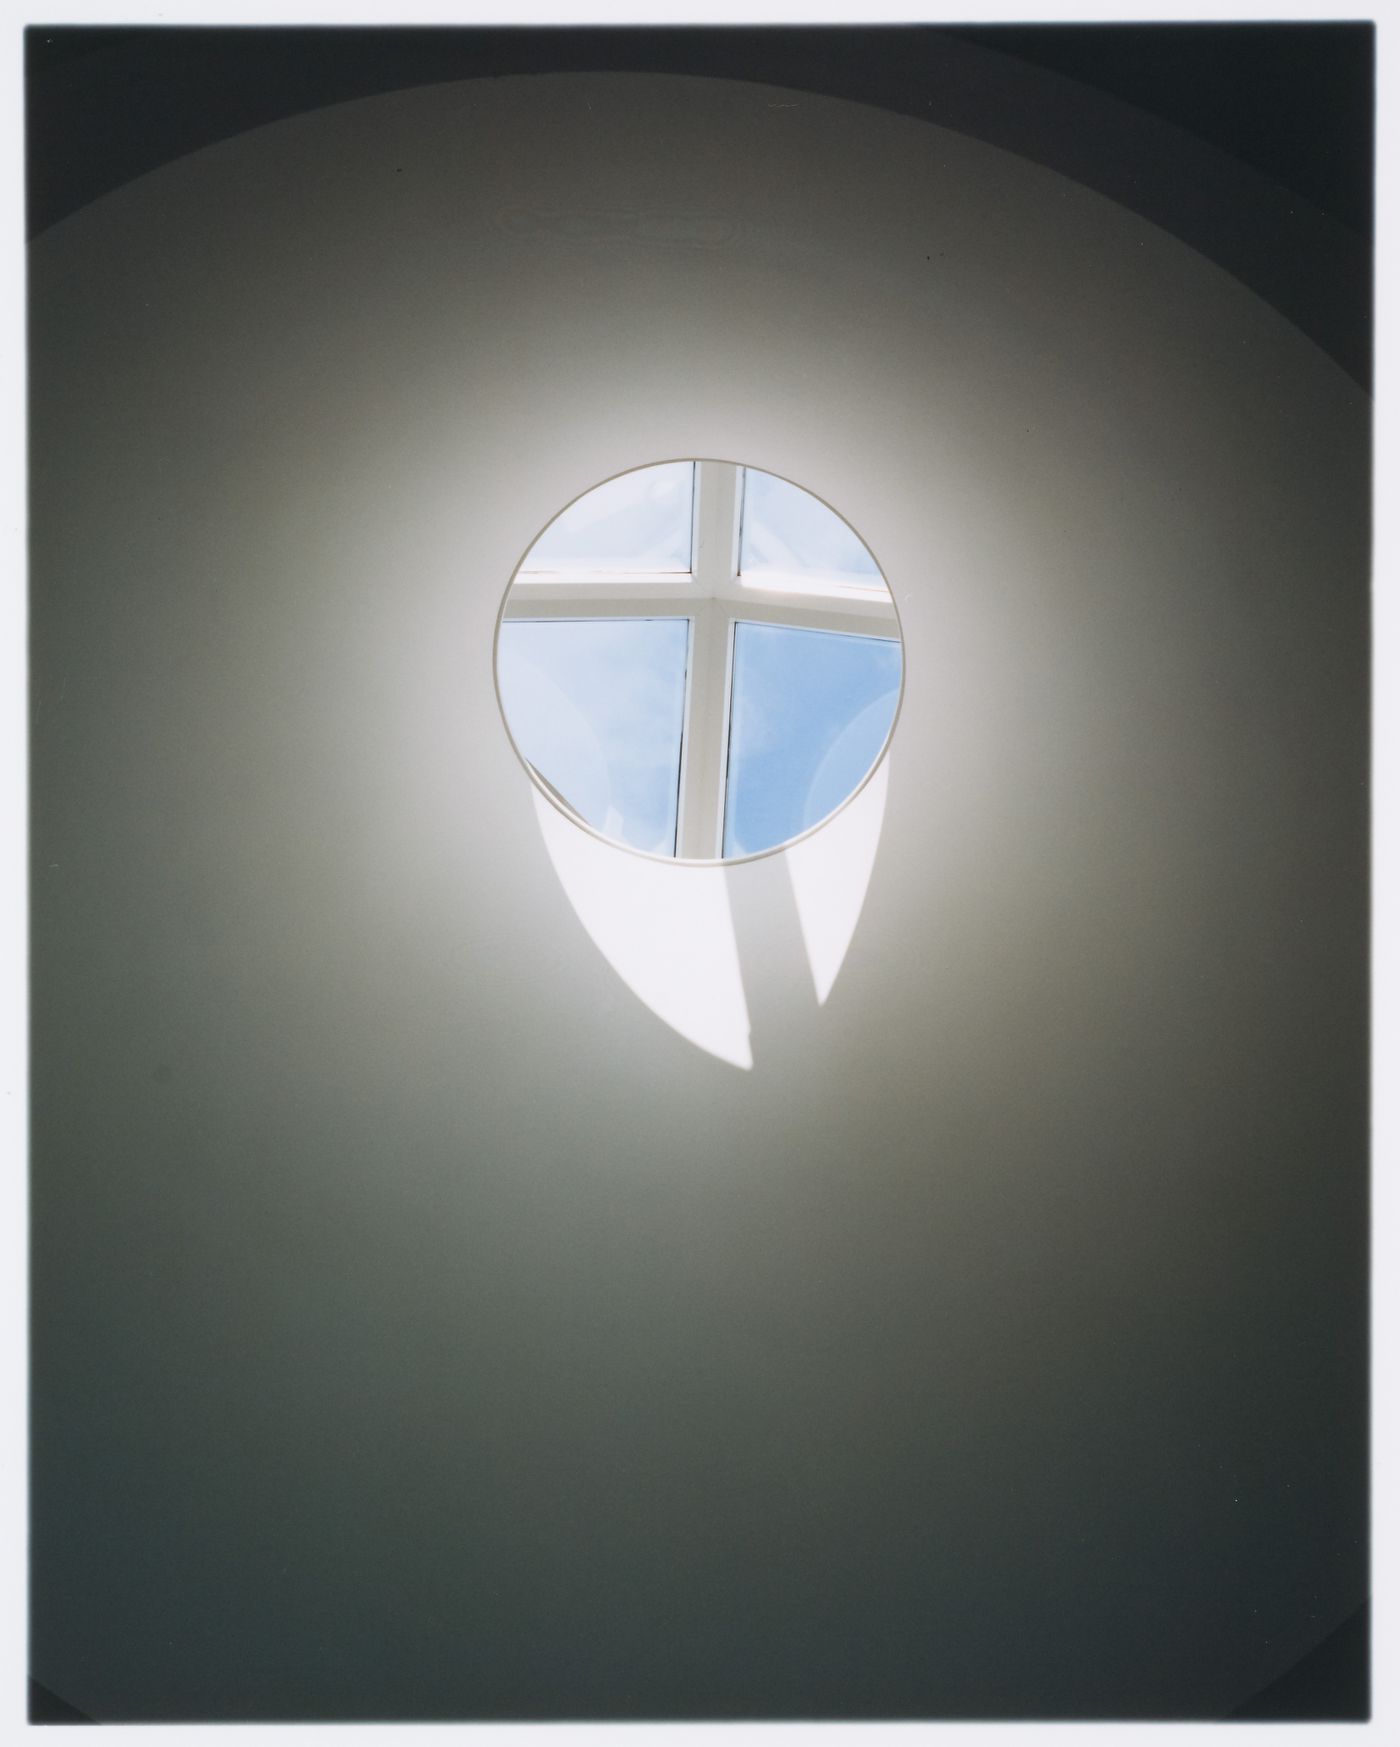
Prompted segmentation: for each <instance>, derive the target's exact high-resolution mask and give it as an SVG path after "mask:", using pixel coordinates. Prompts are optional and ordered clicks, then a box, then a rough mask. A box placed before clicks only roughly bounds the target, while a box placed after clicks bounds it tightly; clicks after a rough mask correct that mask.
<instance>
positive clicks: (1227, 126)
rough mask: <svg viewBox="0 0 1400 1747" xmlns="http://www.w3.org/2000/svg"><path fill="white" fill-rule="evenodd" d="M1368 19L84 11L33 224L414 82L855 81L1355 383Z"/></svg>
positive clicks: (840, 89) (33, 118) (56, 61)
mask: <svg viewBox="0 0 1400 1747" xmlns="http://www.w3.org/2000/svg"><path fill="white" fill-rule="evenodd" d="M1373 68H1374V30H1373V27H1371V26H1370V25H1365V24H1361V25H1349V24H1342V25H1230V26H1221V25H1204V26H1203V25H1194V26H1190V25H1188V26H1182V25H1170V26H1142V25H1138V26H1109V27H1103V26H1093V27H1084V26H1049V27H1046V26H1040V27H1008V26H989V27H984V28H981V29H973V30H956V31H950V30H943V29H934V28H932V27H929V26H882V27H877V28H868V27H867V28H846V27H836V28H792V27H768V28H753V29H730V28H695V27H690V28H664V29H660V28H638V29H633V28H610V29H609V28H597V27H593V28H577V29H538V28H536V29H528V28H527V29H513V28H496V29H397V30H390V29H384V28H378V27H375V28H348V29H342V28H336V29H324V28H323V29H308V28H294V29H277V30H268V29H252V30H249V29H166V28H149V27H139V28H118V29H84V28H62V27H33V28H31V29H30V30H29V31H28V32H27V36H26V79H27V93H28V98H27V102H28V122H27V126H28V138H27V145H28V151H27V160H28V169H27V175H28V206H29V219H30V231H31V234H35V233H37V232H39V231H42V230H44V229H46V228H47V227H48V226H49V225H51V224H53V223H55V222H57V221H58V220H60V219H62V218H64V217H66V216H67V215H68V214H70V213H72V212H74V211H76V210H78V209H79V208H80V207H81V206H83V205H85V204H86V203H87V202H89V201H91V200H93V199H96V198H98V197H99V196H101V195H102V194H105V193H108V192H110V191H111V190H112V189H114V188H116V187H119V186H120V185H121V184H122V183H124V182H126V181H129V180H130V179H131V178H133V177H135V176H139V175H142V174H144V173H146V172H147V171H149V170H152V169H155V168H157V167H158V166H159V165H160V164H162V163H165V162H168V161H169V160H170V159H172V158H174V157H178V156H181V155H183V154H184V153H187V152H191V151H196V150H198V149H199V148H200V147H202V146H206V145H210V144H212V143H214V142H215V141H217V140H220V139H223V138H227V137H229V136H230V135H232V134H235V133H239V132H242V131H245V130H246V129H248V128H251V127H257V126H261V125H264V124H266V123H268V122H272V121H276V120H280V119H284V118H286V117H288V116H291V115H294V114H297V113H299V112H301V111H304V110H308V109H315V108H319V107H322V106H324V105H327V104H331V103H337V102H342V101H346V100H348V99H352V98H356V97H364V96H370V95H374V94H377V93H381V92H386V91H390V90H394V89H400V88H404V87H408V86H413V85H419V84H429V83H437V82H441V81H446V80H455V79H464V78H478V77H495V76H500V75H503V74H512V73H530V72H536V73H538V72H560V71H614V72H617V71H621V72H627V71H635V72H683V73H688V74H692V75H694V74H702V75H708V76H714V77H722V78H746V79H752V80H756V81H758V82H761V83H764V84H770V85H784V86H787V87H789V88H792V89H794V90H803V91H810V92H815V93H819V94H823V95H828V96H839V97H847V98H853V99H857V100H859V101H862V102H866V103H871V104H875V105H878V106H880V107H882V108H885V109H889V110H893V111H895V112H896V113H900V114H905V115H910V116H916V117H918V118H920V119H923V120H927V121H933V122H937V123H939V124H940V125H942V126H944V127H950V128H953V129H956V130H957V131H959V132H962V133H966V134H969V135H971V136H972V137H974V138H978V139H982V140H984V141H986V142H987V143H990V144H993V145H998V146H1001V147H1003V148H1006V149H1008V150H1012V151H1015V152H1017V153H1019V154H1020V155H1021V156H1023V157H1027V158H1030V159H1031V160H1033V161H1035V162H1039V163H1042V164H1044V165H1046V166H1048V167H1049V168H1051V169H1055V170H1058V171H1060V172H1061V173H1062V174H1066V175H1069V176H1072V177H1073V178H1074V179H1075V180H1077V181H1079V182H1081V183H1083V184H1084V185H1086V186H1087V187H1090V188H1092V189H1094V190H1095V191H1096V192H1098V193H1101V194H1106V195H1108V196H1109V197H1110V198H1112V199H1114V200H1117V201H1118V202H1119V203H1120V204H1122V205H1124V206H1127V207H1128V208H1129V209H1130V210H1132V211H1135V212H1137V213H1139V214H1140V215H1141V216H1143V217H1145V218H1148V219H1150V220H1151V221H1152V222H1153V223H1155V224H1158V225H1160V226H1162V228H1163V229H1165V230H1167V231H1169V232H1171V233H1172V234H1173V235H1175V236H1178V237H1179V238H1181V240H1182V241H1184V242H1186V243H1188V244H1190V246H1191V247H1193V248H1195V249H1197V250H1198V251H1199V252H1200V253H1202V254H1204V255H1205V256H1207V258H1209V259H1211V260H1213V261H1215V262H1216V263H1217V264H1218V265H1220V266H1222V267H1224V268H1225V269H1226V270H1227V271H1228V272H1230V273H1232V274H1233V275H1234V276H1235V277H1236V278H1238V279H1239V280H1241V281H1242V282H1243V283H1244V284H1245V285H1247V286H1249V288H1250V289H1251V290H1253V291H1254V292H1256V293H1257V294H1258V295H1259V296H1261V297H1263V298H1265V300H1266V301H1268V302H1269V303H1270V304H1272V305H1273V307H1274V308H1276V309H1277V310H1279V312H1280V313H1281V314H1283V315H1285V316H1287V317H1288V319H1289V320H1291V321H1293V322H1294V323H1295V325H1297V326H1298V327H1299V328H1300V329H1301V330H1302V331H1303V332H1304V333H1305V334H1307V335H1308V336H1309V338H1311V339H1312V340H1314V341H1315V342H1316V343H1317V344H1318V345H1319V346H1321V347H1322V348H1323V349H1324V350H1325V351H1326V352H1328V353H1329V354H1330V355H1331V356H1332V357H1333V358H1334V359H1335V360H1336V361H1337V362H1338V363H1340V364H1341V365H1342V367H1343V368H1344V369H1346V370H1347V371H1348V372H1349V373H1350V374H1351V375H1352V376H1353V377H1354V378H1355V379H1356V380H1357V381H1359V382H1361V383H1362V385H1363V386H1367V385H1369V380H1370V368H1371V246H1370V227H1371V201H1372V184H1373V132H1374V129H1373V103H1374V88H1373Z"/></svg>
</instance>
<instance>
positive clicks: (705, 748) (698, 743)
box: [496, 461, 904, 861]
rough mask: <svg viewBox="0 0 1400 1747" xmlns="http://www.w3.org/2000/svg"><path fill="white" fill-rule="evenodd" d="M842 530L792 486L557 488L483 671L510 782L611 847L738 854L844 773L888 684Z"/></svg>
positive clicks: (868, 738) (846, 791)
mask: <svg viewBox="0 0 1400 1747" xmlns="http://www.w3.org/2000/svg"><path fill="white" fill-rule="evenodd" d="M903 670H904V661H903V646H902V643H901V639H900V630H899V617H898V614H897V612H896V610H895V605H894V601H893V598H892V597H891V594H890V590H889V586H888V584H887V583H886V581H885V578H884V577H883V576H882V575H881V573H880V569H879V567H878V565H877V564H876V563H875V560H874V558H873V557H872V556H871V554H870V551H869V549H868V548H867V547H866V546H865V544H864V542H863V541H862V540H861V539H860V538H859V536H858V535H857V534H856V533H855V532H854V531H853V530H852V529H851V527H850V526H849V525H848V524H847V523H846V522H844V521H843V520H842V519H841V517H840V516H838V515H837V514H836V513H835V511H833V510H831V509H830V508H828V507H827V505H826V504H824V503H823V502H822V501H821V500H820V499H819V498H816V497H814V496H813V495H812V494H811V493H810V492H808V491H803V490H802V489H801V487H799V486H796V485H793V484H791V483H789V481H787V480H785V479H779V478H778V477H777V476H776V475H774V474H771V473H762V472H760V471H759V470H758V469H757V468H754V467H744V466H739V465H736V464H735V463H733V462H728V461H667V462H663V463H661V464H659V465H657V466H654V467H641V468H638V469H636V470H635V471H634V472H631V473H624V474H622V475H620V476H619V477H618V478H616V479H610V480H608V481H607V483H606V484H603V485H599V486H597V487H595V489H594V490H592V491H589V492H585V493H584V495H583V496H582V497H580V498H576V499H575V500H574V502H573V503H571V504H570V505H569V506H568V508H567V509H565V510H563V511H562V512H561V513H560V514H559V515H558V516H556V517H555V519H554V520H553V521H552V522H551V523H550V524H549V526H548V527H547V528H546V529H545V531H544V532H543V533H542V534H541V535H540V537H539V538H538V539H537V540H536V541H535V543H534V545H533V546H532V547H531V548H530V550H529V551H528V552H527V553H526V555H525V557H524V559H523V560H522V561H521V563H520V566H519V568H518V569H517V571H516V573H515V575H514V577H513V578H512V579H511V584H510V587H509V589H508V590H507V592H506V598H505V603H504V605H503V607H502V609H501V617H500V624H499V627H498V630H497V637H496V683H497V687H498V690H499V693H500V699H501V708H502V712H503V714H504V716H505V719H506V726H507V728H508V729H509V732H510V737H511V740H512V742H513V743H514V745H515V748H516V751H517V752H518V753H519V754H520V757H521V759H522V760H523V761H524V763H525V766H526V768H527V769H528V770H529V772H530V774H531V776H532V777H533V778H534V779H535V781H536V782H537V783H538V784H539V785H540V787H541V788H542V789H543V790H544V792H545V793H546V794H547V795H548V796H549V797H550V798H551V799H552V800H553V801H554V802H555V804H556V805H557V806H559V807H560V808H562V809H563V811H564V812H566V813H567V814H569V815H570V816H571V817H572V818H574V819H575V820H577V821H578V822H579V823H580V824H582V825H584V826H586V827H588V828H589V829H591V830H593V831H595V832H597V833H598V834H600V835H601V836H603V837H606V838H609V839H610V840H612V841H613V842H616V843H620V844H625V845H627V846H628V847H630V848H632V849H636V850H641V851H643V852H645V853H647V854H650V855H655V856H665V857H673V858H679V859H682V860H687V861H714V860H726V861H731V860H740V859H743V858H744V857H747V856H754V855H761V854H764V853H766V852H767V851H769V850H772V849H777V848H780V847H782V846H783V845H784V844H786V843H790V842H791V841H792V840H793V839H794V838H797V837H801V836H803V835H805V834H806V833H807V832H809V831H811V830H812V829H814V828H815V827H816V826H818V825H820V824H821V823H822V822H823V821H824V820H825V819H827V818H829V817H830V816H831V814H832V813H834V812H836V811H837V809H838V808H840V807H841V806H842V805H844V803H845V802H846V801H847V800H849V798H850V797H851V796H852V795H853V794H854V793H855V792H856V791H857V790H858V789H859V788H860V787H861V786H862V785H863V783H864V782H865V779H866V778H867V777H868V776H869V774H870V772H871V771H872V770H873V769H874V768H875V765H876V764H877V763H878V762H879V759H880V756H881V754H882V752H883V750H884V748H885V745H886V743H887V742H888V740H889V736H890V732H891V729H892V728H893V726H894V720H895V715H896V713H897V711H898V707H899V698H900V690H901V686H902V683H903Z"/></svg>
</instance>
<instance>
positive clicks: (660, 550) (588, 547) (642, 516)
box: [522, 461, 695, 575]
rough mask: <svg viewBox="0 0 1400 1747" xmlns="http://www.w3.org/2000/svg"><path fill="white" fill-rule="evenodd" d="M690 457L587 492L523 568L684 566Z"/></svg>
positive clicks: (691, 489) (691, 496) (691, 488)
mask: <svg viewBox="0 0 1400 1747" xmlns="http://www.w3.org/2000/svg"><path fill="white" fill-rule="evenodd" d="M694 500H695V463H694V462H693V461H664V462H662V463H660V465H658V466H656V467H641V468H638V469H637V471H636V472H635V473H624V474H623V475H622V476H621V478H619V479H610V480H608V482H607V483H606V484H605V485H600V486H598V487H597V488H596V489H595V490H593V491H590V492H586V493H585V494H584V495H583V496H582V497H581V498H579V499H578V501H577V502H576V503H572V504H570V505H569V507H568V509H566V510H565V511H564V512H563V514H562V515H560V516H558V517H557V518H556V519H555V520H554V521H553V522H551V523H550V525H549V526H548V528H546V529H545V531H544V533H543V534H541V535H540V537H539V539H538V540H536V542H535V544H534V545H533V546H532V547H531V548H530V551H529V553H528V554H527V556H526V558H525V563H524V565H523V566H522V569H524V570H525V571H526V572H527V573H528V572H540V571H555V572H564V573H568V574H573V575H577V574H580V573H587V572H590V571H606V572H611V573H620V572H627V571H642V572H652V571H677V572H684V571H688V570H689V569H690V531H691V518H692V514H693V510H694Z"/></svg>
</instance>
